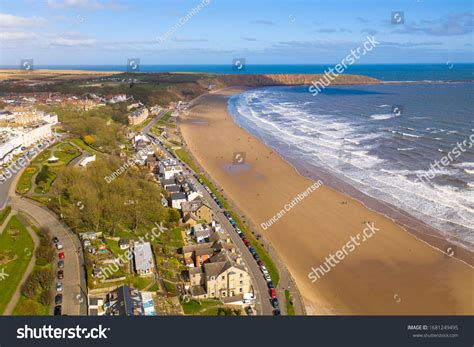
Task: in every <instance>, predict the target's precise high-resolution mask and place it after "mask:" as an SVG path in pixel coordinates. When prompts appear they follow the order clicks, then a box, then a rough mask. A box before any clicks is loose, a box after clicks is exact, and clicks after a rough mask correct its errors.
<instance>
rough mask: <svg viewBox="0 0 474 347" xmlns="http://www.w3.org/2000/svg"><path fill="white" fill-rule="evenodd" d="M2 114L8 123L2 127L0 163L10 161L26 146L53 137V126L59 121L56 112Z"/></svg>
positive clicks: (23, 111)
mask: <svg viewBox="0 0 474 347" xmlns="http://www.w3.org/2000/svg"><path fill="white" fill-rule="evenodd" d="M1 116H2V117H3V118H2V119H3V120H4V121H7V122H8V125H7V126H6V127H3V128H0V165H4V164H6V163H8V162H10V161H11V160H13V157H14V156H15V155H16V154H19V153H21V152H22V151H24V150H25V149H26V148H28V147H30V146H32V145H34V144H36V143H38V142H40V141H44V140H46V139H50V138H52V137H53V130H52V127H53V126H54V125H55V124H57V123H58V116H57V115H56V114H47V113H45V112H41V111H36V110H28V111H27V110H20V111H9V112H2V114H1ZM32 122H33V123H34V124H31V123H32ZM10 123H11V124H10ZM26 124H28V125H26Z"/></svg>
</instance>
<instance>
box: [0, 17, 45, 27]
mask: <svg viewBox="0 0 474 347" xmlns="http://www.w3.org/2000/svg"><path fill="white" fill-rule="evenodd" d="M46 23H47V21H46V19H44V18H41V17H36V16H34V17H20V16H14V15H11V14H6V13H0V27H3V28H19V27H32V26H34V27H37V26H43V25H45V24H46Z"/></svg>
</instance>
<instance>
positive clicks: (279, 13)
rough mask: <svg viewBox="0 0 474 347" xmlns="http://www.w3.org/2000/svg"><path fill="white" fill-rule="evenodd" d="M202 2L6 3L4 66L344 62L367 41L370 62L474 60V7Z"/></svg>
mask: <svg viewBox="0 0 474 347" xmlns="http://www.w3.org/2000/svg"><path fill="white" fill-rule="evenodd" d="M202 1H203V0H167V1H159V0H158V1H120V0H115V1H114V0H110V1H105V0H103V1H101V0H46V1H40V0H36V1H34V0H23V1H22V0H2V1H1V5H0V48H1V53H0V65H18V64H19V61H20V60H21V59H29V58H33V59H34V63H35V65H76V64H84V65H88V64H105V65H107V64H114V65H115V64H126V61H127V58H136V57H138V58H140V61H141V64H230V63H232V60H233V59H234V58H241V57H244V58H245V59H246V62H247V64H334V63H337V62H339V61H340V60H341V59H342V58H343V57H345V56H346V55H347V54H348V53H349V52H350V50H351V48H356V47H357V46H359V45H361V44H362V43H363V42H364V41H365V40H366V37H367V35H373V36H375V38H376V40H377V41H379V42H381V44H380V45H379V46H378V47H377V48H376V49H374V50H373V51H372V52H370V54H367V55H366V56H364V57H363V58H361V59H360V60H359V61H358V63H360V64H372V63H374V64H375V63H446V62H448V61H450V62H473V61H474V54H473V46H472V45H473V18H474V14H473V12H474V11H473V4H472V0H466V1H463V0H450V1H447V0H398V1H394V0H378V1H375V0H373V1H372V0H366V1H363V0H360V1H355V0H326V1H318V0H312V1H310V0H253V1H250V0H239V1H234V0H209V3H207V4H206V3H203V2H202ZM204 1H206V0H204ZM200 4H201V5H200ZM198 6H200V7H198ZM193 9H195V11H194V12H195V14H194V15H193V16H191V17H190V18H189V20H187V21H183V20H181V24H180V18H184V17H186V15H187V14H188V13H189V12H190V11H192V10H193ZM396 11H402V12H403V23H398V24H392V22H391V19H392V18H391V17H392V13H393V12H396ZM394 21H396V19H394Z"/></svg>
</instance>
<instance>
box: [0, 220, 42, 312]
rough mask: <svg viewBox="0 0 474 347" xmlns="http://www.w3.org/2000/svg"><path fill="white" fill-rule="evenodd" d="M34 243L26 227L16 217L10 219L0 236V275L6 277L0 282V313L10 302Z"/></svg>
mask: <svg viewBox="0 0 474 347" xmlns="http://www.w3.org/2000/svg"><path fill="white" fill-rule="evenodd" d="M33 251H34V243H33V239H32V238H31V236H30V234H29V233H28V231H27V230H26V227H25V226H24V225H23V224H22V223H21V222H20V221H19V220H18V218H17V217H16V216H13V217H11V218H10V221H9V222H8V225H7V227H6V228H5V230H4V231H3V233H2V234H1V235H0V273H5V274H8V276H7V277H6V278H5V279H3V280H1V281H0V293H2V295H0V313H3V311H4V310H5V307H6V306H7V304H8V302H9V301H10V299H11V297H12V295H13V293H14V292H15V290H16V288H17V287H18V285H19V283H20V281H21V279H22V277H23V273H24V272H25V270H26V267H27V266H28V263H29V262H30V259H31V256H32V253H33Z"/></svg>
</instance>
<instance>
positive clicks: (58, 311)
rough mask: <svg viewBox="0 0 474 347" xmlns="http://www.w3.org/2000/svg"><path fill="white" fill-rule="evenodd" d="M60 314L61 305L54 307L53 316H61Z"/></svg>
mask: <svg viewBox="0 0 474 347" xmlns="http://www.w3.org/2000/svg"><path fill="white" fill-rule="evenodd" d="M61 312H62V307H61V305H57V306H55V307H54V315H55V316H61Z"/></svg>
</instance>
